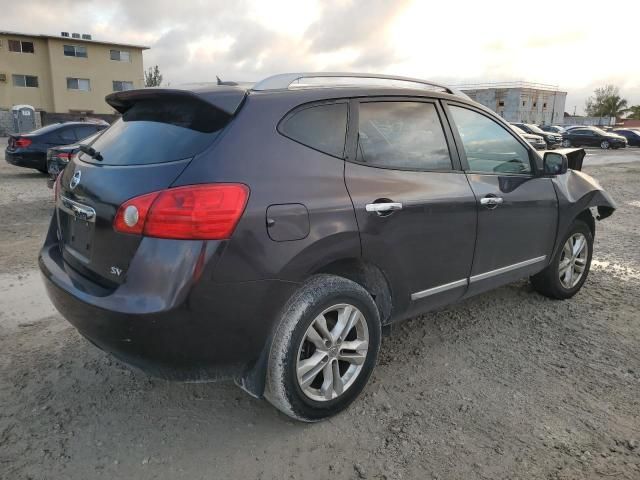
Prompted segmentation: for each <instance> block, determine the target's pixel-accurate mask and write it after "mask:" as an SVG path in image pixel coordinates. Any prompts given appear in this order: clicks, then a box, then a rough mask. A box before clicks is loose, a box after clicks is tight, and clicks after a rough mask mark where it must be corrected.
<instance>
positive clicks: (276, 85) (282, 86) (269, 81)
mask: <svg viewBox="0 0 640 480" xmlns="http://www.w3.org/2000/svg"><path fill="white" fill-rule="evenodd" d="M312 78H315V79H323V78H324V79H331V78H334V79H336V78H348V79H363V80H382V81H388V82H389V83H393V82H404V83H413V84H419V85H422V86H423V87H424V86H426V87H429V88H431V89H439V90H441V91H443V92H446V93H450V94H451V95H458V96H462V97H465V98H469V97H468V96H467V95H466V94H464V93H462V92H461V91H459V90H456V89H453V88H450V87H447V86H445V85H441V84H439V83H434V82H429V81H427V80H421V79H419V78H410V77H399V76H396V75H379V74H372V73H345V72H308V73H282V74H279V75H273V76H271V77H267V78H265V79H264V80H261V81H259V82H258V83H256V84H255V85H254V86H253V88H252V89H253V90H256V91H265V90H286V89H288V88H290V87H292V86H294V87H295V85H293V84H294V83H296V82H298V84H299V85H298V88H300V87H320V86H330V85H331V84H327V83H325V84H324V85H323V84H322V83H315V82H311V83H307V84H303V83H301V82H300V81H301V80H303V79H312ZM353 83H354V82H352V83H351V84H352V85H353ZM356 83H357V82H356ZM333 85H334V86H335V84H333ZM340 85H349V83H348V82H347V83H345V84H340Z"/></svg>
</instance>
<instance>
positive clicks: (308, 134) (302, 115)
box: [279, 103, 347, 158]
mask: <svg viewBox="0 0 640 480" xmlns="http://www.w3.org/2000/svg"><path fill="white" fill-rule="evenodd" d="M279 130H280V133H282V134H283V135H285V136H287V137H289V138H290V139H292V140H295V141H296V142H298V143H301V144H303V145H306V146H307V147H311V148H314V149H316V150H320V151H321V152H324V153H328V154H329V155H333V156H334V157H340V158H342V157H343V156H344V142H345V135H346V133H347V104H346V103H332V104H325V105H315V106H310V107H305V108H303V109H301V110H298V111H296V112H294V113H293V114H291V115H289V116H288V117H286V118H285V120H284V122H282V124H280V127H279Z"/></svg>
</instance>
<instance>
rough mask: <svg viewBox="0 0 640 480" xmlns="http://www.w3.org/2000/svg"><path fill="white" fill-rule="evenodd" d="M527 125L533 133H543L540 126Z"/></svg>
mask: <svg viewBox="0 0 640 480" xmlns="http://www.w3.org/2000/svg"><path fill="white" fill-rule="evenodd" d="M527 127H529V128H530V129H531V131H533V132H535V133H544V132H543V131H542V129H541V128H540V127H538V126H537V125H527Z"/></svg>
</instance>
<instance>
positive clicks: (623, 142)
mask: <svg viewBox="0 0 640 480" xmlns="http://www.w3.org/2000/svg"><path fill="white" fill-rule="evenodd" d="M562 146H563V147H582V146H587V147H600V148H602V149H603V150H607V149H609V148H624V147H626V146H627V139H626V138H624V137H623V136H622V135H617V134H615V133H612V132H605V131H604V130H601V129H599V128H597V127H581V128H573V129H571V130H569V131H568V132H566V133H565V134H564V135H563V140H562Z"/></svg>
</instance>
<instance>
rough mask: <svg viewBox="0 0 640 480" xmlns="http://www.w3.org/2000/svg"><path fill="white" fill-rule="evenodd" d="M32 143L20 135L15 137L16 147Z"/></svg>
mask: <svg viewBox="0 0 640 480" xmlns="http://www.w3.org/2000/svg"><path fill="white" fill-rule="evenodd" d="M32 143H33V142H32V141H31V140H29V139H28V138H24V137H20V138H16V140H15V142H14V145H15V146H16V147H18V148H24V147H28V146H29V145H31V144H32Z"/></svg>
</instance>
